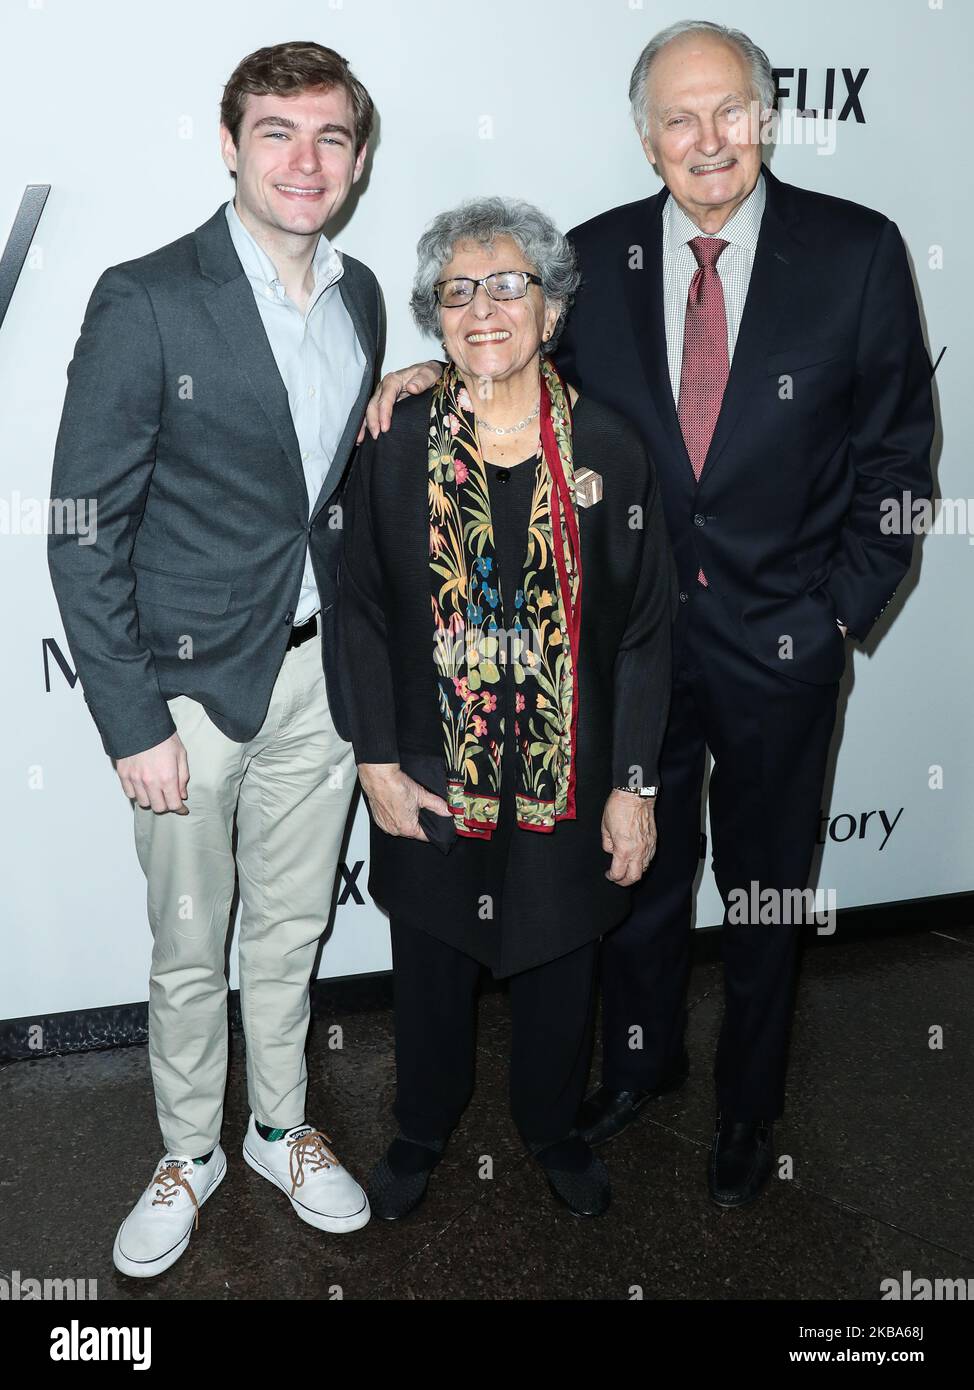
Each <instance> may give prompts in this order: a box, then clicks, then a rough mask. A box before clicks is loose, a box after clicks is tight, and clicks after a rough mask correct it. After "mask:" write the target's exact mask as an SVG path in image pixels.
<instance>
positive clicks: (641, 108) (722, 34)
mask: <svg viewBox="0 0 974 1390" xmlns="http://www.w3.org/2000/svg"><path fill="white" fill-rule="evenodd" d="M683 34H713V35H715V36H716V37H717V38H721V39H725V40H726V42H727V43H731V44H733V45H734V47H735V48H737V49H738V50H739V51H740V53H741V56H742V57H743V58H744V59H745V60H746V62H747V65H748V67H749V68H750V71H751V85H752V87H753V88H754V95H755V96H756V97H757V99H758V101H759V102H760V103H761V110H762V111H770V110H771V109H772V107H773V106H774V90H775V88H774V76H773V75H772V72H771V63H770V61H769V59H768V55H767V54H766V53H765V51H764V49H763V48H758V46H757V44H756V43H755V42H754V41H753V40H752V39H749V38H748V36H747V34H745V33H742V32H741V30H740V29H728V28H727V26H726V25H724V24H712V23H711V21H710V20H709V19H681V20H680V21H679V22H678V23H677V24H671V25H670V26H669V28H668V29H661V30H660V31H659V33H658V34H654V36H653V37H652V38H651V39H650V41H649V43H648V44H647V45H646V47H645V48H644V49H643V51H642V53H640V55H639V57H638V58H637V59H636V66H635V67H634V68H633V70H632V78H631V79H630V82H629V104H630V106H631V108H632V118H633V120H634V121H635V123H636V129H637V130H638V131H639V133H640V135H641V136H642V137H643V139H644V140H645V139H648V138H649V112H648V109H647V102H646V96H647V88H648V86H649V70H650V68H651V67H652V64H653V59H654V58H655V57H656V55H657V54H658V53H659V51H660V49H661V48H665V46H666V45H667V44H668V43H670V41H671V40H672V39H678V38H680V37H681V35H683Z"/></svg>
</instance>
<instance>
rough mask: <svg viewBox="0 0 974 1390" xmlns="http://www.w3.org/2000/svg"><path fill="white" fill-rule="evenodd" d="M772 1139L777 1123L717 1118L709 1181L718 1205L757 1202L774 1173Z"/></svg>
mask: <svg viewBox="0 0 974 1390" xmlns="http://www.w3.org/2000/svg"><path fill="white" fill-rule="evenodd" d="M773 1141H774V1125H772V1124H770V1123H769V1122H766V1121H764V1120H731V1119H726V1118H724V1117H722V1116H718V1117H717V1129H716V1131H715V1133H714V1142H713V1145H712V1146H711V1150H710V1162H709V1164H708V1165H707V1183H708V1186H709V1188H710V1195H711V1197H712V1198H713V1200H714V1201H715V1202H716V1203H717V1205H718V1206H719V1207H743V1206H746V1205H747V1203H748V1202H753V1201H754V1199H755V1197H757V1196H758V1194H759V1193H760V1191H761V1189H762V1188H763V1187H764V1185H765V1183H766V1182H767V1181H768V1178H769V1177H770V1176H771V1169H772V1167H773V1165H774V1153H773V1150H772V1145H773Z"/></svg>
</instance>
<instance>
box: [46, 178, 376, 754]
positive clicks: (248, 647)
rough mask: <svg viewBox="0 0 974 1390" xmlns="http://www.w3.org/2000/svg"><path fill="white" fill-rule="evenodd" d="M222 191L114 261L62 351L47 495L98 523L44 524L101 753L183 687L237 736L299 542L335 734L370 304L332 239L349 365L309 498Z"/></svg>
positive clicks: (252, 718) (294, 592) (276, 653)
mask: <svg viewBox="0 0 974 1390" xmlns="http://www.w3.org/2000/svg"><path fill="white" fill-rule="evenodd" d="M225 206H226V205H225V204H224V205H223V206H221V207H220V208H219V209H218V210H217V211H216V212H215V213H214V214H213V216H212V217H211V218H210V219H209V221H208V222H204V224H203V225H202V227H198V228H197V229H196V231H195V232H192V233H190V234H189V235H188V236H184V237H180V238H179V240H178V241H174V242H172V243H171V244H170V245H168V246H163V247H161V248H160V249H159V250H158V251H153V252H152V253H151V254H150V255H148V256H142V257H140V258H139V259H138V260H133V261H126V262H125V263H124V264H122V265H117V266H112V267H111V268H110V269H108V270H106V271H105V272H104V274H103V275H102V276H101V278H100V279H99V281H98V283H97V285H96V286H95V289H94V291H93V293H92V296H91V299H90V301H89V303H88V308H87V312H86V313H85V319H84V323H83V325H82V328H81V336H80V337H79V339H78V342H77V345H76V347H75V352H74V357H73V358H72V361H71V363H70V365H69V367H68V388H67V394H66V396H65V401H64V411H63V414H62V417H61V427H60V430H59V432H58V437H57V445H56V448H55V455H54V474H53V480H52V484H51V497H52V499H57V498H68V497H71V498H75V499H78V498H86V499H89V501H94V503H95V504H96V518H95V520H96V528H95V536H96V539H95V541H94V543H93V544H84V545H82V544H79V543H78V538H76V537H75V536H72V535H68V534H61V535H58V534H54V533H53V531H52V534H51V535H50V537H49V544H48V562H49V564H50V569H51V577H52V580H53V583H54V590H55V593H56V595H57V600H58V605H59V607H60V610H61V616H62V619H63V622H64V630H65V634H66V636H67V639H68V644H69V646H70V649H71V653H72V657H73V659H74V662H75V665H76V667H77V670H78V674H79V676H80V679H81V684H82V686H83V688H84V695H85V700H86V701H87V703H88V706H89V708H90V710H91V713H92V717H93V718H94V721H95V724H96V725H97V727H98V730H99V733H100V734H101V737H102V742H103V743H104V745H105V751H106V752H107V753H108V754H109V755H110V756H111V757H113V758H121V757H127V756H128V755H130V754H133V753H138V752H141V751H143V750H144V749H146V748H151V747H152V746H153V745H154V744H157V743H161V742H162V740H163V739H165V738H168V737H169V735H170V734H171V733H173V731H174V729H175V725H174V723H173V720H172V717H171V715H170V713H169V710H168V708H167V706H166V700H167V699H171V698H172V697H174V696H176V695H188V696H190V697H191V698H192V699H194V700H198V701H199V702H200V703H201V704H202V705H203V706H204V707H205V709H206V712H207V714H208V715H209V717H210V719H212V721H213V723H214V724H216V726H217V727H218V728H219V729H221V730H222V731H223V732H224V733H225V734H226V735H227V736H228V737H230V738H232V739H235V740H236V741H238V742H244V741H245V740H247V739H249V738H251V737H253V735H254V734H255V733H256V732H257V730H258V729H259V728H260V726H261V724H262V723H263V720H264V716H265V714H266V711H267V706H268V703H269V701H270V696H271V690H272V688H273V685H274V681H275V679H276V677H277V673H278V671H279V669H280V666H281V662H282V660H283V658H284V651H285V647H286V645H287V638H288V634H289V632H290V630H291V623H292V620H293V617H294V610H295V609H296V608H297V604H298V596H299V594H300V592H301V577H302V573H303V570H304V558H305V552H306V547H307V546H308V545H309V544H310V547H311V556H312V562H313V565H314V571H315V577H316V579H317V583H318V592H319V594H320V597H321V609H322V620H321V623H320V627H321V632H322V660H323V666H324V672H325V679H326V683H327V690H328V698H329V703H330V705H331V710H332V716H333V718H334V720H335V724H336V727H337V728H338V730H339V732H340V733H342V734H343V735H344V732H345V730H346V728H347V720H346V718H345V715H344V710H343V708H342V706H341V694H340V689H339V682H338V678H337V669H336V658H335V641H334V635H333V634H334V629H333V622H334V602H335V597H336V574H337V568H338V559H339V555H340V552H341V534H342V533H341V507H340V496H341V486H342V483H343V479H344V473H345V470H346V466H347V464H348V462H349V459H350V456H351V454H352V450H353V447H354V443H355V436H356V434H357V433H358V428H359V425H360V423H361V419H362V415H363V412H364V409H365V403H366V401H367V399H368V396H369V392H370V390H371V388H372V386H373V383H374V379H375V371H376V361H377V357H378V350H379V338H380V333H381V321H382V305H381V298H380V295H379V287H378V284H377V283H376V279H375V276H374V275H373V274H372V272H371V271H370V270H369V269H368V267H367V266H365V265H363V264H362V263H361V262H360V261H356V260H353V259H352V257H351V256H344V257H343V260H344V266H345V273H344V275H343V276H342V278H341V280H340V281H339V282H338V283H339V286H340V289H341V295H342V299H343V300H344V302H345V304H346V306H347V308H348V312H349V314H350V315H351V318H352V322H353V324H354V326H355V331H356V333H357V335H358V339H359V342H360V343H361V345H362V350H363V352H364V353H365V359H366V363H365V370H364V371H363V373H362V383H361V388H360V390H359V393H358V398H357V400H356V402H355V408H354V409H353V411H352V413H351V415H350V416H349V419H348V423H347V424H346V426H345V430H344V432H343V434H342V437H341V441H340V443H339V446H338V451H337V453H336V455H335V459H334V461H333V464H332V467H331V470H330V471H329V473H328V475H327V477H326V478H325V481H324V484H323V485H322V488H321V492H320V493H319V495H318V498H317V501H316V502H315V505H314V506H313V507H312V508H311V509H310V515H309V507H308V494H307V485H306V483H305V477H304V471H303V468H302V464H301V457H300V451H299V449H298V441H297V437H296V435H295V432H294V426H293V424H292V422H291V412H290V408H289V405H288V398H287V392H286V390H285V387H284V383H283V381H282V380H281V375H280V373H279V371H278V370H277V365H276V363H275V361H274V356H273V353H272V351H271V347H270V344H269V342H268V340H267V335H266V333H265V331H264V327H263V324H262V323H261V319H260V313H259V312H258V309H257V305H256V303H255V302H254V294H253V290H252V288H251V286H250V282H249V281H248V279H247V277H246V275H245V274H244V272H243V268H242V267H241V264H240V261H239V258H238V257H237V254H236V252H235V250H234V248H233V242H232V241H231V238H230V232H229V229H228V227H227V220H226V213H225Z"/></svg>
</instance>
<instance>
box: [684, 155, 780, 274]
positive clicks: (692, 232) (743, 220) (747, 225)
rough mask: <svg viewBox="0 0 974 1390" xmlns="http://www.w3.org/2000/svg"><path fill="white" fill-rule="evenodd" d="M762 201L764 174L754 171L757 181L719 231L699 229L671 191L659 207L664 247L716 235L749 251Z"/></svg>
mask: <svg viewBox="0 0 974 1390" xmlns="http://www.w3.org/2000/svg"><path fill="white" fill-rule="evenodd" d="M766 201H767V191H766V188H765V182H764V175H763V174H758V181H757V183H756V184H755V185H754V187H753V188H752V189H751V191H750V193H749V194H748V195H747V197H746V198H745V199H744V201H743V203H741V205H740V207H738V208H735V210H734V212H733V213H732V214H731V216H730V217H729V218H728V219H727V221H726V222H725V223H724V225H723V227H721V229H720V231H719V232H702V231H701V230H700V228H699V227H698V226H697V225H696V223H695V222H693V220H692V219H691V218H689V217H688V216H687V215H686V213H685V212H684V211H683V209H682V208H681V207H680V205H679V203H678V202H677V201H676V199H675V198H674V197H673V195H672V193H671V194H670V196H669V197H668V198H667V200H666V206H665V207H664V209H663V213H664V219H663V224H664V236H665V238H666V247H667V250H669V251H677V250H679V249H680V247H682V246H686V244H687V242H688V241H691V240H692V239H693V238H694V237H696V236H719V237H722V238H723V240H724V241H727V242H729V243H730V244H731V245H732V246H739V247H741V249H742V250H744V251H750V252H751V253H752V254H753V252H754V250H755V248H756V247H757V244H758V234H759V232H760V230H761V218H762V216H763V215H764V205H765V202H766Z"/></svg>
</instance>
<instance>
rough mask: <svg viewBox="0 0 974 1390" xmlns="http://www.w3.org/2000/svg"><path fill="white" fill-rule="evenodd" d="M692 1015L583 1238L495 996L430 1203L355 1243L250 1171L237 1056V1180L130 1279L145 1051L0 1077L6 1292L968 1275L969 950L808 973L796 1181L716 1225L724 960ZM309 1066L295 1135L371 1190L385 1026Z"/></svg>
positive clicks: (350, 1016) (585, 1290)
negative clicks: (527, 1103)
mask: <svg viewBox="0 0 974 1390" xmlns="http://www.w3.org/2000/svg"><path fill="white" fill-rule="evenodd" d="M690 997H691V1004H692V1008H691V1011H690V1030H689V1048H690V1057H691V1068H692V1072H691V1078H690V1081H689V1083H688V1086H687V1088H686V1090H685V1091H684V1092H683V1093H682V1094H681V1095H680V1096H678V1097H675V1098H672V1099H669V1100H666V1101H663V1102H660V1103H658V1104H657V1105H656V1108H655V1109H652V1110H651V1111H649V1112H646V1111H644V1112H643V1115H642V1116H641V1117H640V1120H639V1122H638V1123H637V1124H636V1125H635V1126H634V1127H633V1128H632V1129H631V1130H630V1131H628V1132H627V1133H626V1134H624V1135H622V1136H621V1137H620V1138H618V1139H617V1140H615V1141H614V1142H613V1143H612V1144H610V1145H608V1146H606V1147H605V1148H604V1149H602V1151H601V1152H602V1154H603V1156H604V1157H605V1159H606V1162H607V1163H608V1166H609V1169H610V1172H611V1176H612V1183H613V1204H612V1207H611V1209H610V1211H609V1213H608V1214H607V1215H606V1216H605V1217H603V1218H602V1219H600V1220H595V1221H580V1220H578V1219H577V1218H574V1217H573V1216H571V1214H570V1213H569V1212H567V1211H566V1210H565V1209H564V1208H558V1207H556V1206H555V1204H554V1202H553V1201H552V1199H551V1197H550V1196H549V1193H548V1189H547V1186H546V1184H545V1182H544V1179H543V1177H542V1175H541V1174H540V1172H539V1171H538V1170H537V1169H536V1167H535V1166H534V1165H533V1164H532V1163H531V1162H530V1161H529V1160H528V1159H527V1158H526V1156H525V1155H524V1153H523V1151H522V1149H521V1147H520V1144H519V1141H518V1137H517V1134H516V1132H515V1131H514V1128H513V1125H512V1123H511V1120H510V1117H509V1114H508V1110H507V1082H506V1057H507V1046H508V1018H507V1000H506V996H505V995H504V994H503V993H501V992H488V993H486V994H485V996H484V998H483V1000H482V1003H481V1026H480V1048H479V1057H478V1082H477V1092H476V1095H475V1098H474V1100H473V1102H472V1104H471V1106H470V1108H469V1110H468V1112H467V1115H466V1117H465V1119H464V1122H463V1125H462V1127H461V1129H460V1130H458V1132H457V1133H456V1134H455V1136H454V1138H453V1141H452V1143H451V1147H450V1149H449V1151H448V1154H447V1157H446V1158H445V1159H444V1161H443V1162H442V1163H441V1165H440V1166H439V1168H438V1169H437V1170H436V1172H435V1173H434V1175H433V1179H432V1181H431V1184H430V1191H429V1195H428V1197H427V1200H426V1202H425V1204H424V1205H423V1206H422V1207H421V1208H420V1209H419V1210H418V1211H417V1212H415V1213H414V1215H413V1216H412V1217H410V1218H409V1219H408V1220H407V1221H405V1222H403V1223H402V1224H401V1225H398V1226H389V1225H387V1224H385V1223H380V1222H378V1221H373V1222H372V1223H371V1224H370V1225H369V1226H367V1227H366V1228H365V1229H364V1230H362V1231H359V1232H356V1233H354V1234H351V1235H346V1236H329V1235H323V1234H321V1233H319V1232H316V1231H314V1230H312V1229H311V1228H310V1227H308V1226H305V1225H304V1224H302V1223H301V1222H300V1221H298V1220H297V1218H296V1217H295V1216H294V1215H293V1213H292V1212H291V1209H290V1207H289V1206H288V1204H287V1201H286V1199H285V1198H284V1197H283V1195H281V1194H280V1193H278V1192H276V1191H275V1190H273V1189H272V1188H271V1187H270V1186H269V1185H268V1184H267V1183H265V1182H263V1181H262V1180H261V1179H260V1178H259V1177H257V1175H256V1174H254V1173H253V1172H251V1170H250V1169H249V1168H247V1167H246V1166H245V1165H244V1163H243V1160H242V1158H241V1157H240V1142H241V1139H242V1137H243V1132H244V1128H245V1124H246V1118H247V1107H246V1096H245V1090H244V1085H245V1079H244V1065H243V1041H242V1039H241V1038H240V1037H239V1035H235V1037H234V1039H233V1048H232V1058H233V1060H232V1069H231V1077H230V1085H229V1094H228V1104H227V1112H226V1122H225V1127H224V1138H223V1144H224V1148H225V1149H226V1151H227V1155H228V1159H229V1164H230V1170H229V1173H228V1176H227V1179H226V1180H225V1181H224V1183H223V1186H222V1187H221V1189H220V1191H219V1193H217V1194H216V1195H214V1197H213V1200H212V1202H210V1203H208V1204H207V1206H206V1207H205V1209H204V1210H203V1212H202V1215H201V1222H200V1229H199V1231H198V1232H197V1234H196V1235H195V1236H194V1237H193V1239H192V1241H191V1243H190V1247H189V1249H188V1251H187V1252H186V1254H185V1255H184V1257H183V1258H182V1259H181V1260H180V1261H179V1262H178V1263H177V1264H176V1265H175V1266H174V1267H173V1268H172V1269H170V1270H169V1271H168V1272H167V1273H166V1274H164V1275H162V1276H161V1277H160V1278H158V1279H155V1280H151V1281H145V1282H144V1283H143V1282H139V1281H136V1280H130V1279H127V1278H125V1277H124V1276H122V1275H119V1274H117V1273H116V1272H115V1270H114V1268H113V1266H112V1262H111V1247H112V1240H113V1237H114V1234H115V1230H116V1228H117V1226H118V1223H119V1222H120V1221H121V1219H122V1218H123V1217H124V1215H125V1213H126V1212H127V1211H128V1209H129V1207H130V1206H131V1204H132V1202H133V1201H134V1200H135V1197H136V1196H137V1194H138V1190H139V1187H140V1185H141V1184H142V1183H143V1182H148V1180H149V1179H150V1178H151V1176H152V1173H153V1164H154V1163H155V1161H156V1160H157V1159H158V1157H159V1155H160V1152H161V1149H160V1140H159V1136H158V1131H157V1129H156V1124H155V1116H154V1112H153V1106H152V1094H151V1087H150V1084H149V1070H148V1060H147V1056H146V1050H145V1048H144V1047H130V1048H123V1049H118V1050H115V1051H111V1052H100V1053H87V1054H83V1055H79V1056H72V1057H63V1058H50V1059H39V1060H36V1061H29V1062H17V1063H13V1064H12V1065H9V1066H7V1067H6V1068H5V1069H3V1071H2V1073H0V1093H2V1115H3V1120H2V1126H0V1274H3V1275H7V1276H9V1274H10V1272H11V1271H13V1270H19V1271H20V1274H21V1278H25V1277H27V1276H28V1275H29V1276H33V1277H38V1278H43V1277H45V1276H48V1277H56V1278H67V1277H75V1278H83V1279H96V1280H97V1282H98V1297H99V1299H100V1300H107V1299H113V1298H116V1299H151V1300H166V1299H194V1298H204V1299H238V1298H269V1299H308V1298H319V1299H327V1298H333V1297H336V1296H343V1297H345V1298H351V1299H441V1298H464V1299H504V1298H515V1299H543V1298H549V1299H550V1298H557V1299H585V1298H596V1299H613V1300H617V1299H627V1298H632V1297H634V1296H638V1294H637V1293H636V1291H637V1290H641V1292H642V1295H643V1297H645V1298H680V1299H725V1298H747V1299H791V1298H802V1299H820V1298H829V1299H852V1298H864V1299H876V1298H878V1296H879V1286H880V1280H882V1279H884V1278H889V1277H899V1276H900V1275H901V1274H902V1271H904V1270H910V1271H911V1272H912V1274H913V1276H914V1278H921V1277H925V1278H931V1279H932V1278H952V1279H957V1278H964V1279H974V1201H972V1193H974V1181H972V1179H974V1157H972V1154H974V1115H972V1107H971V1085H972V1076H974V1066H972V1063H974V1018H972V1009H971V1000H972V998H974V929H963V930H953V929H952V930H950V931H949V932H933V931H931V932H911V933H909V934H907V933H902V932H900V933H895V934H893V933H890V934H884V935H874V936H872V937H869V938H866V939H858V940H855V939H854V940H851V941H847V942H845V943H842V942H837V943H830V944H828V945H827V946H819V947H816V948H814V949H811V950H809V951H807V952H806V957H805V966H804V971H803V976H802V982H801V986H800V991H799V1002H798V1015H797V1022H796V1028H795V1036H794V1042H793V1047H792V1064H791V1072H790V1088H789V1105H788V1109H787V1112H786V1115H785V1118H784V1119H783V1120H782V1121H781V1122H780V1123H779V1125H778V1128H777V1130H776V1148H777V1151H778V1153H779V1154H780V1155H790V1156H791V1159H792V1161H793V1173H794V1175H793V1177H791V1178H790V1179H779V1178H777V1177H776V1178H774V1179H773V1180H772V1183H771V1186H770V1190H769V1191H768V1192H766V1194H765V1195H764V1196H763V1197H762V1199H761V1200H760V1201H759V1202H758V1203H756V1204H755V1205H754V1206H753V1207H750V1208H748V1209H746V1210H743V1211H740V1212H720V1211H718V1210H717V1209H716V1208H714V1207H713V1206H712V1205H711V1204H710V1202H709V1200H708V1197H707V1192H706V1183H705V1177H704V1165H705V1159H706V1154H707V1146H708V1143H709V1138H710V1132H711V1126H712V1096H711V1080H710V1071H711V1065H712V1058H713V1051H714V1044H715V1040H716V1033H717V1027H718V1021H719V1015H720V999H721V981H720V966H719V965H718V964H715V963H712V962H709V961H702V962H701V963H698V964H697V965H696V966H695V967H694V971H693V977H692V981H691V996H690ZM333 1023H340V1025H341V1028H342V1030H343V1038H342V1046H341V1048H340V1049H338V1048H332V1047H330V1046H329V1025H330V1024H333ZM935 1027H939V1028H942V1030H943V1046H942V1048H940V1049H932V1048H931V1047H930V1036H931V1034H930V1030H931V1029H933V1028H935ZM597 1066H598V1060H597V1059H596V1061H595V1063H594V1068H593V1074H595V1069H597ZM309 1067H310V1089H309V1095H310V1097H311V1104H310V1107H309V1119H312V1120H313V1121H314V1122H315V1123H316V1124H317V1125H318V1126H319V1127H320V1128H322V1129H324V1130H325V1131H326V1132H327V1133H329V1134H330V1135H331V1137H332V1139H333V1141H334V1145H335V1148H336V1150H337V1152H338V1153H339V1155H340V1156H341V1158H342V1160H343V1162H344V1163H345V1164H346V1166H347V1167H349V1168H350V1169H351V1171H352V1172H353V1173H354V1174H355V1175H356V1176H358V1177H359V1178H360V1179H363V1178H364V1177H365V1175H366V1173H367V1171H368V1169H369V1167H370V1166H371V1164H372V1163H373V1162H374V1160H375V1159H376V1158H377V1157H378V1155H379V1154H380V1153H381V1151H382V1149H383V1147H384V1144H385V1142H386V1141H387V1140H388V1138H389V1137H390V1136H391V1133H392V1130H391V1127H390V1125H391V1122H390V1119H389V1109H388V1107H389V1104H390V1102H391V1098H392V1090H393V1077H394V1069H393V1056H392V1034H391V1018H390V1015H389V1012H388V1010H385V1009H360V1010H358V1011H355V1012H353V1011H349V1012H347V1013H343V1014H341V1015H336V1016H335V1017H333V1018H328V1017H327V1016H326V1017H324V1018H320V1019H319V1020H318V1022H317V1023H316V1025H315V1028H314V1033H313V1040H312V1043H311V1047H310V1052H309ZM972 1287H974V1286H972Z"/></svg>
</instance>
